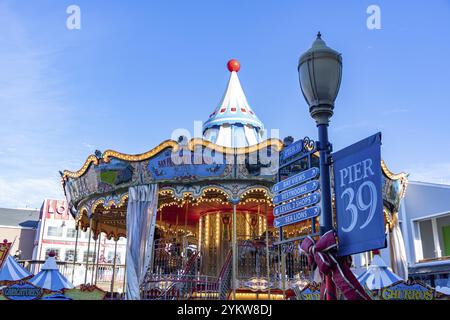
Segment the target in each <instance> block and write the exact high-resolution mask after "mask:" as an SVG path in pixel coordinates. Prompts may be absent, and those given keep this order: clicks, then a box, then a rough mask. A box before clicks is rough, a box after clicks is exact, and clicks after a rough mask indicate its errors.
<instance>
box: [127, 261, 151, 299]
mask: <svg viewBox="0 0 450 320" xmlns="http://www.w3.org/2000/svg"><path fill="white" fill-rule="evenodd" d="M152 260H153V258H152ZM150 263H151V266H152V268H151V269H150V270H153V261H151V262H150ZM126 278H127V255H125V265H124V267H123V286H122V295H123V297H124V298H123V299H125V288H126V287H125V281H126Z"/></svg>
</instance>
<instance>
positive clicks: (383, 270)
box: [358, 255, 403, 290]
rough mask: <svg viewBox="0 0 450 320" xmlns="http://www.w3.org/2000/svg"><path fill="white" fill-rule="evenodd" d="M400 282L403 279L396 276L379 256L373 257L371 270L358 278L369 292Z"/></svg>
mask: <svg viewBox="0 0 450 320" xmlns="http://www.w3.org/2000/svg"><path fill="white" fill-rule="evenodd" d="M400 280H403V279H402V278H400V277H399V276H398V275H396V274H395V273H394V272H393V271H392V270H391V268H389V267H388V266H387V265H386V263H385V262H384V261H383V259H381V257H380V256H379V255H375V256H374V257H373V260H372V263H371V264H370V266H369V269H367V271H366V272H364V273H363V274H362V275H360V276H359V277H358V281H359V282H360V283H361V285H362V286H366V287H367V288H368V289H369V290H378V289H381V288H384V287H387V286H389V285H391V284H393V283H394V282H397V281H400Z"/></svg>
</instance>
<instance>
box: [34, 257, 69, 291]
mask: <svg viewBox="0 0 450 320" xmlns="http://www.w3.org/2000/svg"><path fill="white" fill-rule="evenodd" d="M28 281H29V282H31V283H32V284H34V285H35V286H36V287H41V288H44V289H48V290H51V291H59V290H62V289H72V288H74V285H73V284H72V283H71V282H70V281H69V280H67V279H66V277H64V276H63V274H62V273H61V272H59V270H58V266H57V265H56V260H55V257H49V258H48V259H47V261H45V263H44V264H43V265H42V268H41V271H40V272H39V273H38V274H37V275H35V276H34V277H33V278H31V279H30V280H28Z"/></svg>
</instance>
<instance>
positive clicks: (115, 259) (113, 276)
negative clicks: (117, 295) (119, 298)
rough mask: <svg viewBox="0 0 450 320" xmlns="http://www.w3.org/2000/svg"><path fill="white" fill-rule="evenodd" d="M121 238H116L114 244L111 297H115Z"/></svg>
mask: <svg viewBox="0 0 450 320" xmlns="http://www.w3.org/2000/svg"><path fill="white" fill-rule="evenodd" d="M118 240H119V239H117V240H116V239H114V241H115V244H114V263H113V272H112V277H111V298H113V296H114V281H115V279H114V278H115V275H116V266H117V241H118Z"/></svg>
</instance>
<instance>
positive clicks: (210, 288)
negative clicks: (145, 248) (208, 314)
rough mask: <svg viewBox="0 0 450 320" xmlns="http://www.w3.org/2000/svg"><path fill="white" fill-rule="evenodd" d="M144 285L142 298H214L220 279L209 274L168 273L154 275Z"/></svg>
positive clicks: (217, 294)
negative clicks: (178, 274)
mask: <svg viewBox="0 0 450 320" xmlns="http://www.w3.org/2000/svg"><path fill="white" fill-rule="evenodd" d="M145 286H146V288H145V290H144V291H143V294H142V298H143V299H144V300H216V299H218V298H219V286H220V281H218V278H216V277H210V276H197V275H184V276H182V277H180V276H177V275H173V274H169V275H155V276H154V277H153V278H152V279H148V280H147V282H146V284H145Z"/></svg>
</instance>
